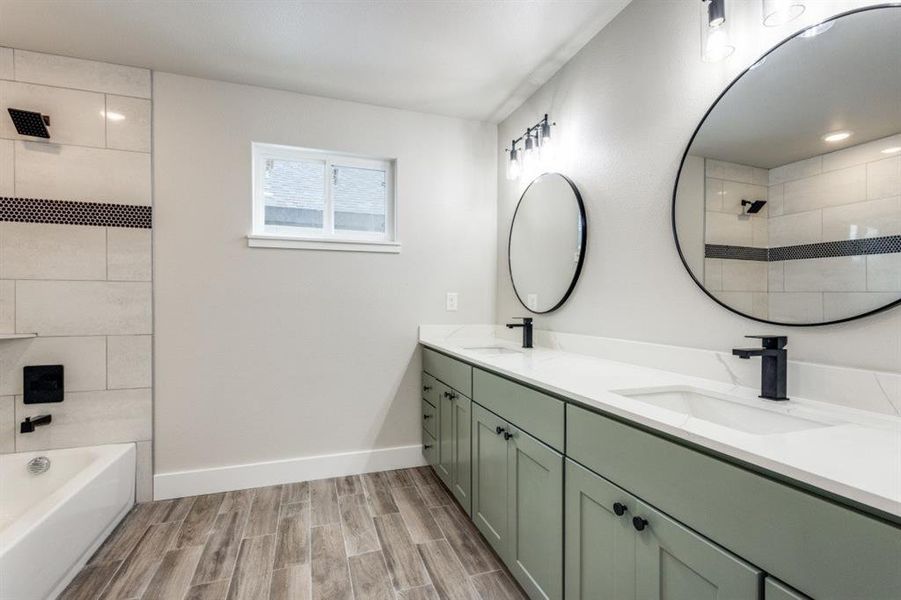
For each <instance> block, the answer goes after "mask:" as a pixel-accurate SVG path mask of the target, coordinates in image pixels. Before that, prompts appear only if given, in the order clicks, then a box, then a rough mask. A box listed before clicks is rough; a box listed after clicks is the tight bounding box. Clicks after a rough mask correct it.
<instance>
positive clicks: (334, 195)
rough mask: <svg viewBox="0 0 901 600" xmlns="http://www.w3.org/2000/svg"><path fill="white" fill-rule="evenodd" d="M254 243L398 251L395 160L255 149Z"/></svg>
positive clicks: (277, 148) (276, 148)
mask: <svg viewBox="0 0 901 600" xmlns="http://www.w3.org/2000/svg"><path fill="white" fill-rule="evenodd" d="M248 240H249V244H250V245H251V246H265V247H291V248H308V249H319V250H322V249H327V250H355V251H373V252H398V251H399V249H400V244H398V243H397V242H396V240H395V231H394V164H393V161H390V160H381V159H373V158H361V157H356V156H349V155H343V154H338V153H328V152H322V151H318V150H307V149H303V148H293V147H289V146H275V145H271V144H253V232H252V233H251V235H249V236H248Z"/></svg>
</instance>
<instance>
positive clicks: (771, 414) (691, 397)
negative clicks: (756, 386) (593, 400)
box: [615, 386, 834, 435]
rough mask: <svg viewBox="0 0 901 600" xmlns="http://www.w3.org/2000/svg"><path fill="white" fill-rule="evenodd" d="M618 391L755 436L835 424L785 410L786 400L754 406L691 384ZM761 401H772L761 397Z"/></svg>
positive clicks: (624, 394)
mask: <svg viewBox="0 0 901 600" xmlns="http://www.w3.org/2000/svg"><path fill="white" fill-rule="evenodd" d="M615 393H616V394H619V395H620V396H625V397H627V398H632V399H633V400H638V401H639V402H644V403H646V404H650V405H652V406H657V407H659V408H665V409H666V410H671V411H673V412H676V413H680V414H683V415H685V416H687V417H692V418H695V419H698V420H701V421H707V422H709V423H715V424H717V425H722V426H723V427H728V428H730V429H735V430H738V431H743V432H745V433H751V434H755V435H769V434H774V433H791V432H793V431H805V430H808V429H818V428H820V427H831V426H832V425H833V424H834V423H827V422H821V421H816V420H812V419H808V418H805V417H799V416H795V415H790V414H787V413H786V412H782V410H784V407H785V405H784V403H779V402H774V403H773V404H774V406H773V407H772V408H770V407H764V406H753V405H751V404H749V402H751V401H748V400H741V399H738V398H731V397H729V396H726V395H724V394H719V393H717V392H712V391H709V390H701V389H697V388H692V387H689V386H677V387H668V388H651V389H644V390H620V391H617V392H615ZM760 402H770V401H768V400H760ZM780 409H782V410H780Z"/></svg>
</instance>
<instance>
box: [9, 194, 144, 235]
mask: <svg viewBox="0 0 901 600" xmlns="http://www.w3.org/2000/svg"><path fill="white" fill-rule="evenodd" d="M0 221H17V222H19V223H55V224H59V225H96V226H100V227H130V228H133V229H151V228H152V227H153V208H152V207H150V206H135V205H131V204H101V203H99V202H71V201H66V200H41V199H36V198H6V197H0Z"/></svg>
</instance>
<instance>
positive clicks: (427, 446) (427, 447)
mask: <svg viewBox="0 0 901 600" xmlns="http://www.w3.org/2000/svg"><path fill="white" fill-rule="evenodd" d="M431 447H432V445H431V444H425V445H424V446H423V448H425V449H426V450H428V449H429V448H431Z"/></svg>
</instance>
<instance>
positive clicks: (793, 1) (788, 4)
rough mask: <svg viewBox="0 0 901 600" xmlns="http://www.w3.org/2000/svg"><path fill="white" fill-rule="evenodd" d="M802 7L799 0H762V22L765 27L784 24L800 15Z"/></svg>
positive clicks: (802, 4) (802, 10)
mask: <svg viewBox="0 0 901 600" xmlns="http://www.w3.org/2000/svg"><path fill="white" fill-rule="evenodd" d="M804 8H805V6H804V3H803V2H801V1H800V0H763V24H764V25H765V26H766V27H779V26H780V25H785V24H786V23H788V22H789V21H794V20H795V19H797V18H798V17H800V16H801V13H803V12H804Z"/></svg>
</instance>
